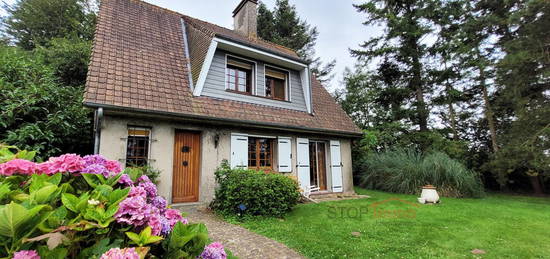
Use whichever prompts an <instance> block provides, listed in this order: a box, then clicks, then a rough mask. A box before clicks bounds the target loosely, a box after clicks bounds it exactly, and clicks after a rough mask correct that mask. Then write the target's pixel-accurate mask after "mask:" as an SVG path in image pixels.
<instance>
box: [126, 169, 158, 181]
mask: <svg viewBox="0 0 550 259" xmlns="http://www.w3.org/2000/svg"><path fill="white" fill-rule="evenodd" d="M123 173H125V174H127V175H128V176H130V179H132V181H135V180H137V179H138V178H139V177H140V176H142V175H145V176H147V177H148V178H149V180H151V182H153V183H154V184H156V185H158V184H159V180H158V178H159V176H160V170H158V169H156V168H153V167H152V166H149V165H146V166H130V167H126V168H125V169H124V172H123Z"/></svg>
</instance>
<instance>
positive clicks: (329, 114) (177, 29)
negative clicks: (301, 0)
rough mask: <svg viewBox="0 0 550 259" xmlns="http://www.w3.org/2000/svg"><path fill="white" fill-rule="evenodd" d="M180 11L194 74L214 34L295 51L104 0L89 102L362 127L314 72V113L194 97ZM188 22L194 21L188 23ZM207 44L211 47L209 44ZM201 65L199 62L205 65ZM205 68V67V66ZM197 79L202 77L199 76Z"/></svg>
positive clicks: (291, 124) (317, 126) (124, 1)
mask: <svg viewBox="0 0 550 259" xmlns="http://www.w3.org/2000/svg"><path fill="white" fill-rule="evenodd" d="M181 18H184V20H185V21H186V34H187V40H188V44H189V45H191V47H189V49H188V50H189V56H190V62H191V69H192V71H191V72H192V73H191V74H192V75H193V77H194V78H195V77H196V76H197V75H198V74H199V72H198V71H199V70H196V67H198V66H199V64H200V66H202V62H203V60H204V56H205V55H206V50H207V48H208V46H209V40H210V39H211V38H212V37H213V35H218V34H221V33H223V34H224V35H225V36H226V37H228V38H232V37H234V38H235V40H237V41H243V40H247V41H248V43H249V44H253V45H255V46H258V47H260V48H268V49H270V50H271V51H273V52H278V53H279V54H280V55H283V56H289V57H297V55H296V53H295V52H293V51H291V50H289V49H286V48H284V47H280V46H278V45H275V44H271V43H268V42H265V41H261V40H257V41H250V39H246V38H245V37H242V36H240V35H239V34H236V33H234V32H232V31H231V30H229V29H226V28H223V27H219V26H216V25H213V24H209V23H206V22H203V21H200V20H197V19H195V18H191V17H188V16H183V15H181V14H179V13H176V12H174V11H170V10H167V9H164V8H160V7H157V6H154V5H151V4H148V3H144V2H141V1H138V0H103V1H102V4H101V7H100V13H99V19H98V24H97V29H96V34H95V40H94V47H93V52H92V58H91V62H90V65H89V71H88V80H87V84H86V92H85V95H84V102H85V103H86V104H87V105H90V106H105V107H118V108H121V109H135V110H145V111H151V112H158V113H169V114H173V115H176V116H182V117H185V116H192V117H200V118H205V119H208V118H211V119H216V120H220V119H221V120H241V121H245V122H249V123H255V124H264V125H269V126H278V127H281V128H284V127H288V128H298V127H299V128H307V129H310V130H316V131H330V132H340V133H343V134H354V135H355V134H359V133H360V130H359V129H358V128H357V127H356V126H355V124H354V123H353V122H352V121H351V119H350V118H349V117H348V116H347V115H346V114H345V113H344V111H342V109H341V108H340V106H339V105H338V104H337V103H336V102H335V101H334V100H333V98H332V97H331V96H330V94H329V93H328V92H327V91H326V90H325V89H324V88H323V86H322V85H321V84H320V83H319V82H318V81H317V80H315V78H313V77H312V93H313V110H314V114H313V115H310V114H308V113H306V112H301V111H295V110H289V109H281V108H274V107H270V106H264V105H256V104H251V103H246V102H238V101H231V100H222V99H217V98H211V97H206V96H200V97H194V96H193V94H192V91H191V89H190V87H189V78H188V77H189V71H188V67H187V64H188V63H187V62H188V59H187V57H186V54H185V50H184V47H187V46H185V44H184V39H183V31H182V27H181V25H182V24H181ZM187 24H189V26H187ZM205 48H206V49H205ZM200 66H199V67H200ZM199 69H200V68H199ZM195 82H196V79H195Z"/></svg>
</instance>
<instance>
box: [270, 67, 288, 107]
mask: <svg viewBox="0 0 550 259" xmlns="http://www.w3.org/2000/svg"><path fill="white" fill-rule="evenodd" d="M268 67H270V68H273V69H275V70H281V71H285V72H286V75H287V78H286V91H287V96H286V98H285V101H287V102H292V94H291V93H292V83H291V82H290V81H291V80H290V78H291V77H292V74H291V71H290V70H288V69H286V68H282V67H278V66H274V65H270V64H265V63H264V97H267V96H266V90H267V81H266V80H265V77H266V74H267V73H266V68H268ZM273 100H275V101H281V100H277V99H273Z"/></svg>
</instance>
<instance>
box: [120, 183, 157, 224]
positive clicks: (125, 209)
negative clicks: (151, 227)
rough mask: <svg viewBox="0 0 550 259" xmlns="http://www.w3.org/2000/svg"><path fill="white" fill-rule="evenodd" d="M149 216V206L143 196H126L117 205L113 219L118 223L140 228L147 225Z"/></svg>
mask: <svg viewBox="0 0 550 259" xmlns="http://www.w3.org/2000/svg"><path fill="white" fill-rule="evenodd" d="M132 189H133V188H132ZM150 214H151V206H150V205H149V204H147V201H146V199H145V197H144V196H140V195H138V196H132V197H130V196H128V197H127V198H126V199H124V200H123V201H122V202H121V203H120V204H119V208H118V211H117V213H116V214H115V218H116V221H117V222H119V223H126V224H129V225H133V226H142V225H143V224H145V223H147V217H148V216H149V215H150Z"/></svg>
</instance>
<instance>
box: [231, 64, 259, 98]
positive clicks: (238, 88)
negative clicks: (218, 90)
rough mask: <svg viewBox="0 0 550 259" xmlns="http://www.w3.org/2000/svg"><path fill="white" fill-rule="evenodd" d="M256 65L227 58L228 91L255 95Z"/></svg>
mask: <svg viewBox="0 0 550 259" xmlns="http://www.w3.org/2000/svg"><path fill="white" fill-rule="evenodd" d="M254 67H255V64H254V63H252V62H249V61H246V60H243V59H239V58H235V57H233V56H227V65H226V69H225V71H226V89H227V90H230V91H235V92H239V93H244V94H253V93H252V89H253V84H254Z"/></svg>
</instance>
